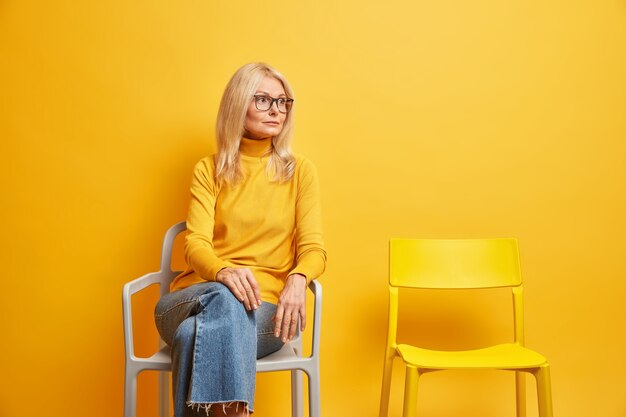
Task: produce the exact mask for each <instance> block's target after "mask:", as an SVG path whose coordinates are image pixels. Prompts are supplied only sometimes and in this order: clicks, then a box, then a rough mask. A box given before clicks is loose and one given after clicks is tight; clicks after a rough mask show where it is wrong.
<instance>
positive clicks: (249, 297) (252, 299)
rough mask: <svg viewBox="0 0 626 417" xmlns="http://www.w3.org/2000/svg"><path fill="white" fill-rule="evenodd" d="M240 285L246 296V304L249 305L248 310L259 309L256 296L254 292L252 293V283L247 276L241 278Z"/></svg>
mask: <svg viewBox="0 0 626 417" xmlns="http://www.w3.org/2000/svg"><path fill="white" fill-rule="evenodd" d="M239 284H240V285H241V287H242V288H243V291H244V294H245V298H246V303H247V304H246V308H247V309H248V310H250V309H256V308H257V300H256V296H255V295H254V291H252V288H250V283H249V282H248V278H247V276H246V274H244V275H243V276H240V277H239Z"/></svg>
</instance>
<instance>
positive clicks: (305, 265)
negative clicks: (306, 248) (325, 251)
mask: <svg viewBox="0 0 626 417" xmlns="http://www.w3.org/2000/svg"><path fill="white" fill-rule="evenodd" d="M325 264H326V259H325V258H324V257H323V256H322V255H321V254H319V253H316V252H310V253H307V254H306V255H305V256H302V258H301V259H300V261H299V262H298V265H296V267H295V268H294V269H292V270H291V271H290V272H289V274H288V275H293V274H301V275H304V276H305V277H306V284H307V286H308V285H309V284H310V283H311V281H313V280H314V279H315V278H318V277H319V276H320V275H322V272H324V265H325Z"/></svg>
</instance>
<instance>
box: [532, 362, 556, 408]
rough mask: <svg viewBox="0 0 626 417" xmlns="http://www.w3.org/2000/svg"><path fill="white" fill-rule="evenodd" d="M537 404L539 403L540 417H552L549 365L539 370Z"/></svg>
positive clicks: (536, 374) (537, 372)
mask: <svg viewBox="0 0 626 417" xmlns="http://www.w3.org/2000/svg"><path fill="white" fill-rule="evenodd" d="M535 378H536V379H537V402H538V403H539V417H552V387H551V383H550V367H549V366H548V364H545V365H542V366H540V367H539V368H537V371H536V373H535Z"/></svg>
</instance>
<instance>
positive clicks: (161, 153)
mask: <svg viewBox="0 0 626 417" xmlns="http://www.w3.org/2000/svg"><path fill="white" fill-rule="evenodd" d="M36 3H37V2H26V1H17V0H4V1H3V2H1V3H0V106H1V107H0V129H1V130H0V137H1V140H2V163H1V164H0V167H1V168H0V169H1V172H0V174H1V176H2V204H1V207H2V208H1V209H2V248H1V252H0V253H1V254H2V267H3V285H2V290H1V291H0V309H1V310H0V317H1V318H2V319H1V320H2V326H1V335H0V337H1V340H2V342H1V343H0V357H2V363H3V366H2V378H0V416H2V417H22V416H32V415H45V416H47V417H61V416H85V415H89V416H97V417H111V416H121V415H122V409H123V404H122V403H123V401H122V386H123V343H122V316H121V303H120V299H121V289H122V285H123V284H124V283H125V282H127V281H129V280H131V279H133V278H135V277H138V276H140V275H141V274H143V273H145V272H149V271H152V270H155V269H157V266H158V256H159V249H160V244H161V237H162V234H163V233H164V232H165V230H166V228H167V227H168V226H169V225H171V224H173V223H175V222H177V221H180V220H182V219H184V217H185V213H186V206H187V199H188V190H187V187H188V183H189V178H190V174H191V169H192V167H193V164H194V163H195V162H196V161H197V160H199V159H200V158H202V157H203V156H204V155H206V154H207V153H209V152H212V151H213V150H214V149H215V144H214V133H213V131H214V125H215V114H216V111H217V106H218V103H219V98H220V96H221V93H222V91H223V88H224V86H225V84H226V82H227V80H228V78H229V77H230V75H231V74H232V73H233V72H234V71H235V69H236V68H238V67H239V66H240V65H242V64H244V63H246V62H249V61H254V60H263V61H267V62H269V63H271V64H272V65H274V66H276V67H277V68H279V69H280V70H281V71H282V72H283V73H284V74H285V75H286V76H287V77H288V79H290V81H291V82H292V84H293V87H294V89H295V91H296V94H297V97H296V98H297V101H296V109H297V113H296V117H297V119H298V120H297V128H296V137H295V141H294V149H295V150H296V151H297V152H300V153H303V154H305V155H306V156H308V157H309V158H310V159H312V160H313V161H314V162H315V163H316V164H317V167H318V170H319V173H320V177H321V182H322V187H323V191H322V197H323V214H324V228H325V238H326V243H327V249H328V253H329V264H328V269H327V273H326V274H325V276H324V277H323V280H322V283H323V285H324V325H323V333H322V351H323V357H322V368H321V370H322V399H323V404H322V411H323V415H324V416H326V417H335V416H337V417H343V416H376V415H377V412H378V398H379V389H380V383H379V381H380V378H381V372H382V358H383V348H384V336H385V329H386V317H387V311H386V309H387V293H386V278H387V276H386V268H387V241H388V239H389V238H390V237H395V236H398V237H497V236H513V237H518V238H519V240H520V247H521V255H522V266H523V271H524V278H525V281H526V312H527V315H526V328H527V344H528V346H530V347H532V348H534V349H536V350H538V351H540V352H542V353H543V354H545V355H546V356H547V357H548V359H549V360H550V362H551V365H552V377H553V393H554V408H555V412H556V414H555V415H557V416H569V417H577V416H580V417H588V416H602V417H624V416H626V399H625V397H624V389H625V383H624V375H626V361H624V358H623V356H624V353H623V352H624V350H625V349H624V348H625V341H626V336H625V334H626V333H625V332H624V319H626V314H624V312H625V308H624V294H625V291H626V284H625V282H626V279H625V278H626V264H625V261H624V259H625V257H624V243H623V242H624V240H623V236H624V235H625V234H626V222H625V220H624V211H625V210H626V197H625V192H624V191H625V189H626V187H625V186H626V172H625V170H626V168H625V167H626V164H625V156H626V143H625V142H626V141H625V139H626V117H625V116H626V47H625V42H626V3H625V2H624V1H623V0H619V1H618V0H580V1H565V0H530V1H521V0H514V1H502V0H497V1H496V0H476V1H461V0H444V1H421V0H420V1H409V0H390V1H385V2H378V1H376V2H374V1H357V0H345V1H337V2H336V1H331V0H318V1H309V2H304V1H293V0H290V1H283V0H278V1H274V2H260V1H226V0H224V1H178V2H149V1H132V2H129V1H122V0H112V1H100V2H98V1H91V2H87V1H66V2H44V1H41V2H38V3H39V4H36ZM493 295H494V296H496V299H497V300H498V301H496V302H491V301H487V300H488V299H487V298H483V297H475V298H472V297H471V296H470V298H469V299H466V298H464V297H461V295H459V294H435V295H433V296H422V295H416V296H413V295H411V296H407V298H406V299H408V300H409V301H410V302H407V303H405V304H406V305H407V307H409V308H410V309H412V310H413V311H414V312H418V313H419V312H421V311H422V310H426V309H427V308H430V309H431V311H432V310H434V312H432V313H429V314H427V315H426V316H424V317H422V318H421V319H419V320H404V321H403V324H404V325H405V328H407V327H408V328H409V331H405V332H404V333H401V335H403V337H405V338H406V340H409V341H417V342H422V343H424V344H426V345H431V346H443V347H448V348H456V347H463V346H474V345H478V344H480V343H483V342H491V341H492V339H495V337H496V336H506V337H508V336H510V331H509V330H507V328H506V327H503V326H504V323H506V321H507V320H508V318H509V315H510V311H509V310H508V305H507V302H508V301H509V298H508V296H504V295H502V294H493ZM500 295H502V296H503V297H504V298H503V300H504V301H503V302H500V301H499V300H500V299H501V298H502V297H499V296H500ZM147 298H150V297H147ZM401 302H402V298H401ZM138 304H139V307H140V308H139V309H138V317H137V320H138V321H139V322H140V323H143V324H142V325H143V327H144V329H145V330H142V331H140V332H139V334H138V337H137V343H138V344H139V349H140V351H143V352H148V351H149V349H150V348H151V347H153V346H154V344H155V337H156V336H155V332H154V330H153V328H152V326H153V324H152V319H151V311H150V307H149V304H150V300H148V301H141V300H140V301H138ZM446 307H447V308H451V310H452V312H451V313H446V312H445V311H444V309H445V308H446ZM463 308H468V309H469V312H468V313H462V312H461V311H462V309H463ZM485 316H486V317H485ZM482 318H491V319H492V321H494V324H495V325H496V326H497V327H502V329H501V330H499V333H497V334H492V333H489V332H488V331H487V330H486V328H485V327H484V326H483V325H482V324H480V325H479V331H478V333H477V334H476V335H470V334H468V333H466V332H464V331H463V330H462V329H463V328H464V326H466V325H472V324H476V323H478V322H481V321H480V319H482ZM455 319H456V320H455ZM481 323H482V322H481ZM411 330H413V333H412V332H411ZM395 372H396V373H395V378H394V385H393V395H392V401H393V407H392V415H398V414H399V412H400V403H401V398H400V392H401V389H402V388H401V386H402V378H403V375H402V369H401V367H399V366H397V367H396V368H395ZM154 381H155V378H154V375H145V376H142V378H141V379H140V385H141V386H140V395H141V396H142V398H141V400H140V403H139V416H140V417H144V416H149V415H155V411H156V405H155V404H156V401H155V400H154V395H155V392H156V391H155V383H154ZM287 384H288V378H287V377H286V376H285V375H276V376H269V375H263V376H261V377H260V378H259V388H258V391H257V406H256V408H257V413H255V415H256V416H257V417H265V416H278V415H287V413H288V410H289V404H288V395H287V391H288V385H287ZM529 388H530V389H531V391H532V388H533V384H532V383H531V382H530V381H529ZM528 402H529V409H530V410H531V412H530V413H529V415H530V416H533V415H535V412H534V410H535V402H534V398H533V396H532V395H530V396H529V401H528ZM419 406H420V410H421V411H423V412H424V414H423V415H426V416H462V417H474V416H476V417H479V416H480V417H491V416H493V417H500V416H506V415H513V413H514V406H513V379H512V376H511V375H509V374H504V375H503V374H500V373H486V374H480V375H475V374H467V373H462V372H460V373H439V374H433V375H429V376H427V377H426V378H424V380H423V385H422V389H421V391H420V402H419Z"/></svg>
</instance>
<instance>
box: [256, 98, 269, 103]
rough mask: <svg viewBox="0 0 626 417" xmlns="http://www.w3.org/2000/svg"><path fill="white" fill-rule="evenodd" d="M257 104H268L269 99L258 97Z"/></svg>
mask: <svg viewBox="0 0 626 417" xmlns="http://www.w3.org/2000/svg"><path fill="white" fill-rule="evenodd" d="M256 101H257V103H261V104H263V103H266V102H267V97H257V98H256Z"/></svg>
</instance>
